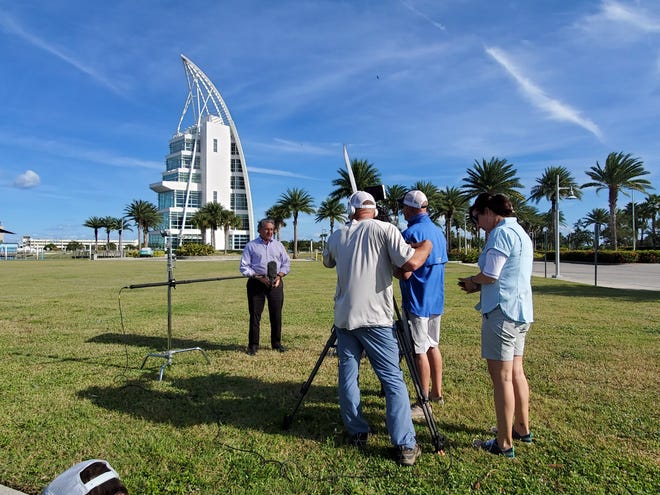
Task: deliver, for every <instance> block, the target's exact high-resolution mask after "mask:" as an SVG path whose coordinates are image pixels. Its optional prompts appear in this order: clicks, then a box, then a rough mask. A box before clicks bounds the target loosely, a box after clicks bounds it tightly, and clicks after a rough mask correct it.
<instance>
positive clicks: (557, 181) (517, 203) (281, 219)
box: [266, 152, 660, 258]
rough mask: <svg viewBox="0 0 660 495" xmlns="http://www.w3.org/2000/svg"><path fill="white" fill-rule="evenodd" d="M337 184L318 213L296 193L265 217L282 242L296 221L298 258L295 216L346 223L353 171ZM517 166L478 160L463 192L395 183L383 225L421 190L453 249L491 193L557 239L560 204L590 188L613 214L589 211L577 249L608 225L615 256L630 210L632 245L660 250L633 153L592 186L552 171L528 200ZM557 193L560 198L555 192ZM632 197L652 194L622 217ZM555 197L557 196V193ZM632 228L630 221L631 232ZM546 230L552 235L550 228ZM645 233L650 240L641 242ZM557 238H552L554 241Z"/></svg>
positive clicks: (657, 204)
mask: <svg viewBox="0 0 660 495" xmlns="http://www.w3.org/2000/svg"><path fill="white" fill-rule="evenodd" d="M351 168H352V171H353V175H354V178H355V182H356V186H357V188H358V189H365V188H366V187H368V186H373V185H378V184H381V183H382V181H381V174H380V171H379V170H378V169H377V168H376V167H375V166H374V164H372V163H369V162H368V161H366V160H363V159H353V160H352V161H351ZM337 174H338V178H336V179H334V180H333V182H332V184H333V186H335V189H334V190H333V191H332V192H331V193H330V195H329V196H328V198H327V199H325V200H324V201H322V202H321V203H320V205H319V207H318V208H315V205H314V201H313V198H312V197H311V196H310V195H309V193H307V192H306V191H305V190H303V189H300V188H291V189H287V191H286V192H285V193H284V194H282V195H281V196H280V198H279V200H278V201H277V202H276V203H275V205H273V206H272V207H271V208H270V209H268V210H267V211H266V216H269V217H271V218H273V220H274V221H275V230H276V232H277V233H278V235H279V231H280V229H281V227H283V226H286V223H285V222H286V220H288V219H289V218H292V219H293V254H294V258H295V257H297V253H298V247H297V240H298V233H297V227H298V215H299V214H300V213H306V214H315V215H316V217H315V220H316V222H322V221H325V220H329V222H330V233H332V232H333V230H334V226H335V223H336V222H344V221H346V219H347V211H346V206H345V205H344V202H343V201H342V200H343V199H346V198H348V197H350V195H351V194H352V188H351V181H350V178H349V176H348V171H346V170H343V169H338V170H337ZM517 174H518V172H517V170H516V168H515V165H514V164H512V163H508V162H507V160H506V159H504V158H498V157H492V158H490V159H489V160H486V159H485V158H483V159H482V160H481V161H479V160H475V162H474V164H473V166H472V167H471V168H469V169H467V170H466V176H465V177H464V178H463V179H462V184H461V186H460V187H454V186H451V187H450V186H447V187H445V188H444V189H440V188H439V187H438V186H436V185H435V184H433V183H432V182H430V181H424V180H422V181H418V182H415V183H414V184H412V185H410V186H404V185H401V184H394V185H389V186H386V196H387V198H386V199H385V200H384V201H381V203H382V204H379V209H380V210H381V211H384V212H385V215H386V219H389V220H391V221H392V222H393V223H397V222H398V218H399V203H398V200H399V199H400V198H402V197H403V195H404V194H405V193H406V192H407V191H409V190H410V189H419V190H420V191H423V192H424V194H426V196H427V198H428V200H429V214H430V216H431V218H432V219H433V221H435V222H436V223H438V224H440V223H441V219H442V218H444V227H445V235H446V237H447V242H448V245H449V246H452V245H453V244H452V228H455V230H456V233H457V235H458V233H459V231H460V229H463V228H466V227H467V228H472V229H473V232H474V233H475V234H476V231H474V228H473V226H472V225H468V224H467V222H466V221H465V217H466V214H467V209H468V207H469V204H470V201H471V200H472V199H473V198H474V197H475V196H477V195H479V194H481V193H483V192H487V193H491V194H496V193H502V194H506V195H507V196H509V198H511V200H512V202H513V204H514V208H515V210H516V216H517V217H518V220H519V222H520V223H521V224H522V225H523V227H524V228H525V229H526V230H527V231H528V232H529V233H530V235H531V236H532V237H533V238H537V237H538V236H539V235H540V234H541V233H543V232H544V230H543V229H544V228H546V231H545V232H546V234H547V232H548V231H550V232H551V233H553V234H554V228H555V227H554V223H555V222H554V218H555V214H556V211H557V210H556V209H557V207H558V201H559V200H561V199H566V198H568V197H569V196H571V195H572V196H571V197H575V198H577V199H580V198H582V190H583V189H586V188H596V191H600V190H606V191H607V193H608V206H609V212H606V210H604V209H601V208H596V209H594V210H592V211H591V212H589V213H588V214H587V215H586V217H584V218H582V219H580V220H579V221H578V222H576V224H575V226H574V227H575V228H576V231H577V232H578V233H579V236H578V237H576V238H575V239H574V241H576V248H578V247H585V246H584V245H585V244H586V243H585V242H584V241H585V239H584V234H585V233H586V231H585V230H584V229H585V228H586V227H588V226H590V225H595V224H598V225H599V226H602V225H607V228H605V229H604V230H603V231H602V232H601V235H602V237H603V239H604V240H605V241H606V244H607V245H608V247H610V248H612V249H614V250H617V249H618V238H619V231H620V230H622V229H623V230H625V227H623V226H622V225H621V222H620V220H621V217H623V218H624V219H626V220H628V219H630V217H629V215H631V214H632V213H631V210H632V209H634V210H635V225H636V226H635V232H631V235H632V236H633V238H634V239H637V235H638V233H639V234H640V235H641V236H642V239H641V243H640V245H641V244H643V243H644V241H646V244H647V245H649V246H652V247H653V248H655V247H656V243H657V238H658V235H657V231H656V227H657V222H658V215H659V211H660V200H659V196H658V195H657V194H649V193H648V191H649V190H650V189H653V186H652V184H651V182H650V181H649V180H648V179H645V178H644V176H645V175H648V174H649V172H648V171H647V170H646V169H645V168H644V164H643V162H642V161H641V160H640V159H639V158H636V157H633V156H632V155H631V154H630V153H627V154H626V153H623V152H618V153H617V152H612V153H610V154H609V155H608V156H607V159H606V160H605V164H604V166H601V165H600V164H599V163H598V162H596V165H594V166H592V167H590V168H589V169H588V170H587V171H586V174H587V176H588V177H589V179H590V181H589V182H586V183H584V184H581V185H580V184H578V183H577V181H576V180H575V178H574V177H573V175H572V173H571V171H570V170H568V169H567V168H566V167H563V166H548V167H547V168H546V169H545V170H544V171H543V172H542V174H541V176H540V177H538V178H537V179H536V183H535V185H534V186H533V187H532V188H531V191H530V195H529V198H525V197H524V195H523V194H522V193H521V191H520V190H521V189H523V185H522V183H521V181H520V178H519V177H518V175H517ZM557 190H558V191H557ZM629 191H639V192H640V193H643V194H647V196H646V199H645V201H643V202H641V203H640V204H634V203H631V204H628V205H627V206H626V209H625V210H624V211H621V210H619V208H618V198H619V194H624V195H628V192H629ZM557 192H558V193H559V194H557ZM542 199H545V200H547V201H549V202H550V204H551V208H550V210H549V211H548V212H545V213H544V212H540V211H539V210H538V209H537V208H535V207H534V206H533V205H531V204H530V203H536V204H538V203H539V202H540V201H541V200H542ZM630 223H632V222H627V225H629V224H630ZM559 224H560V225H565V222H564V218H563V215H561V212H560V217H559ZM548 226H550V228H549V229H548ZM645 232H647V233H648V236H647V238H646V239H644V238H643V235H644V233H645ZM552 238H554V236H552V237H551V239H552ZM580 239H581V240H582V241H583V242H582V245H581V246H577V240H580Z"/></svg>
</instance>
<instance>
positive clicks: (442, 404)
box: [429, 396, 445, 407]
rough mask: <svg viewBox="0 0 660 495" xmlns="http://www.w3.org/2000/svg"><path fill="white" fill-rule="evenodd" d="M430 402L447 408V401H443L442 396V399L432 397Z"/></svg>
mask: <svg viewBox="0 0 660 495" xmlns="http://www.w3.org/2000/svg"><path fill="white" fill-rule="evenodd" d="M429 400H430V401H431V402H432V403H433V404H436V405H438V406H440V407H445V399H443V398H442V396H440V397H431V398H430V399H429Z"/></svg>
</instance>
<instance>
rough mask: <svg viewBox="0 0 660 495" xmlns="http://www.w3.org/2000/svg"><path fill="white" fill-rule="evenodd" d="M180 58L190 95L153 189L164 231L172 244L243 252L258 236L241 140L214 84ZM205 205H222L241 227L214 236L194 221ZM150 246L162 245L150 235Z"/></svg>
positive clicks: (160, 238) (188, 62)
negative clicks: (202, 244) (195, 215)
mask: <svg viewBox="0 0 660 495" xmlns="http://www.w3.org/2000/svg"><path fill="white" fill-rule="evenodd" d="M181 59H182V61H183V67H184V70H185V73H186V78H187V80H188V97H187V98H186V102H185V104H184V107H183V111H182V112H181V118H180V119H179V124H178V126H177V129H176V133H175V134H174V136H172V138H171V139H170V143H169V153H168V155H167V157H166V160H165V171H164V172H163V173H162V178H161V181H160V182H156V183H154V184H150V186H149V187H150V188H151V190H153V191H154V192H156V193H157V194H158V211H159V212H160V213H161V215H162V217H163V223H162V225H161V229H162V230H167V231H168V232H169V235H170V237H171V238H172V243H173V246H179V245H181V244H184V243H189V242H196V243H206V244H213V245H214V246H215V248H216V249H225V247H226V249H242V248H243V247H244V246H245V244H247V242H248V241H250V240H252V238H253V237H254V216H253V210H252V197H251V193H250V181H249V178H248V171H247V167H246V162H245V155H244V154H243V147H242V146H241V140H240V138H239V136H238V131H237V130H236V126H235V124H234V121H233V120H232V118H231V114H230V113H229V109H228V108H227V105H226V104H225V102H224V100H223V99H222V96H220V93H219V92H218V90H217V89H216V88H215V86H214V85H213V83H212V82H211V80H210V79H209V78H208V77H207V76H206V74H204V72H202V70H201V69H200V68H199V67H197V66H196V65H195V64H194V63H193V62H192V61H191V60H190V59H188V58H187V57H186V56H185V55H181ZM207 203H218V204H220V205H222V206H223V207H224V208H225V209H227V210H231V211H233V212H234V213H235V214H236V216H237V217H238V218H239V219H240V222H241V224H240V226H238V228H234V229H230V230H229V235H228V236H227V238H226V239H225V232H224V229H223V228H222V226H220V227H219V228H218V229H217V230H216V231H215V232H213V231H212V230H211V229H210V228H206V229H199V228H196V227H195V225H193V223H192V222H191V218H192V217H193V215H194V214H195V213H196V212H197V211H198V210H199V209H200V208H201V207H202V206H204V205H205V204H207ZM213 236H214V237H213ZM225 241H226V244H227V246H225ZM149 244H150V245H153V246H154V247H156V246H162V245H163V239H162V237H161V235H160V234H151V235H150V237H149Z"/></svg>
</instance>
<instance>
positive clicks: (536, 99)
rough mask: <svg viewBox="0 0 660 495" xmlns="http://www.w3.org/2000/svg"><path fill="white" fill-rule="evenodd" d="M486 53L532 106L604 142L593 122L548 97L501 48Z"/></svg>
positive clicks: (490, 49) (487, 49)
mask: <svg viewBox="0 0 660 495" xmlns="http://www.w3.org/2000/svg"><path fill="white" fill-rule="evenodd" d="M486 53H488V55H490V56H491V57H492V58H493V59H494V60H495V61H496V62H497V63H498V64H500V65H501V66H502V67H503V68H504V69H505V70H506V71H507V72H508V73H509V75H511V77H513V79H514V80H515V81H516V83H518V86H519V88H520V89H521V90H522V92H523V94H524V95H525V96H526V97H527V98H528V99H529V101H530V102H531V103H532V105H534V106H535V107H537V108H539V109H540V110H542V111H543V112H545V113H546V114H548V115H549V116H550V118H552V119H555V120H559V121H563V122H571V123H573V124H577V125H578V126H580V127H582V128H583V129H586V130H587V131H589V132H590V133H592V134H593V135H594V136H596V137H597V138H598V139H599V140H601V141H602V139H603V136H602V133H601V131H600V129H599V128H598V126H597V125H596V124H595V123H594V122H593V121H592V120H590V119H588V118H585V117H583V116H582V115H580V112H579V111H578V110H576V109H574V108H572V107H571V106H570V105H567V104H565V103H562V102H561V101H559V100H557V99H555V98H551V97H550V96H548V95H547V94H546V93H545V92H544V91H543V90H542V89H541V88H540V87H538V86H537V85H536V84H534V82H532V80H530V79H529V78H528V77H526V76H525V75H524V74H523V72H522V71H521V70H520V69H519V68H518V67H517V66H516V65H515V64H514V62H513V61H512V60H511V59H510V58H509V56H508V55H507V54H506V53H504V51H502V50H500V49H499V48H490V47H487V48H486Z"/></svg>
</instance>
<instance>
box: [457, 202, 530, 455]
mask: <svg viewBox="0 0 660 495" xmlns="http://www.w3.org/2000/svg"><path fill="white" fill-rule="evenodd" d="M470 218H471V219H472V221H473V222H474V223H475V224H476V225H477V228H481V229H483V230H484V231H485V232H486V234H487V240H486V245H485V246H484V249H483V251H482V253H481V255H480V256H479V268H480V272H479V273H478V274H476V275H473V276H471V277H467V278H462V279H459V285H460V286H461V288H462V289H463V290H464V291H465V292H467V293H472V292H478V291H479V292H480V298H479V304H477V306H476V309H477V310H479V311H480V312H481V314H482V325H481V356H482V357H483V358H484V359H486V361H487V363H488V373H489V374H490V377H491V380H492V382H493V395H494V399H495V415H496V416H497V428H496V430H497V437H496V438H494V439H491V440H487V441H481V440H477V441H476V442H475V446H477V447H481V448H483V449H484V450H486V451H488V452H490V453H492V454H498V455H504V456H506V457H514V456H515V453H514V447H513V440H521V441H522V442H525V443H531V442H532V434H531V432H530V430H529V385H528V383H527V377H526V376H525V371H524V368H523V350H524V348H525V337H526V335H527V331H528V330H529V327H530V324H531V323H532V321H533V318H534V310H533V306H532V285H531V278H532V264H533V261H534V250H533V247H532V241H531V240H530V238H529V236H528V235H527V233H526V232H525V231H524V229H523V228H522V227H521V226H520V225H519V224H518V221H517V220H516V218H515V217H514V211H513V206H512V205H511V201H509V199H508V198H507V197H506V196H504V195H502V194H495V195H492V194H489V193H482V194H480V195H479V196H478V197H477V199H476V200H475V202H474V205H472V207H470ZM494 430H495V429H494Z"/></svg>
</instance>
